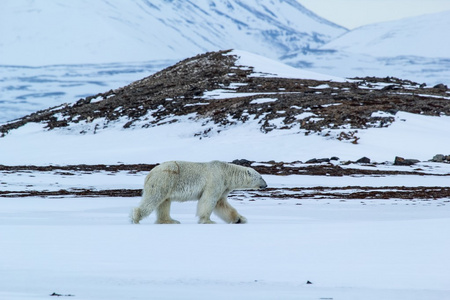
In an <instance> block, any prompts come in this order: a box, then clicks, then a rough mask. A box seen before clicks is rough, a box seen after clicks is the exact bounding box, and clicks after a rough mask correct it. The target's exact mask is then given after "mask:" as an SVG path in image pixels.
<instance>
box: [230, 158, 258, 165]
mask: <svg viewBox="0 0 450 300" xmlns="http://www.w3.org/2000/svg"><path fill="white" fill-rule="evenodd" d="M231 163H233V164H235V165H240V166H244V167H250V166H251V165H252V163H253V161H250V160H246V159H235V160H233V161H232V162H231Z"/></svg>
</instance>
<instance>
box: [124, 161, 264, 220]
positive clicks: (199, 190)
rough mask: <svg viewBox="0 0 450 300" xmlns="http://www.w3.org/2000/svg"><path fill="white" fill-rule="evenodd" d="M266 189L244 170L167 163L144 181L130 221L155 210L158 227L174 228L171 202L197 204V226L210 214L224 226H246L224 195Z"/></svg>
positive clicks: (251, 172) (255, 174) (230, 166)
mask: <svg viewBox="0 0 450 300" xmlns="http://www.w3.org/2000/svg"><path fill="white" fill-rule="evenodd" d="M265 187H267V184H266V182H265V181H264V179H263V178H262V177H261V175H260V174H259V173H258V172H256V171H255V170H253V169H252V168H246V167H242V166H238V165H234V164H229V163H225V162H220V161H212V162H207V163H195V162H186V161H169V162H165V163H162V164H160V165H158V166H156V167H155V168H154V169H153V170H151V171H150V173H149V174H148V175H147V177H146V178H145V183H144V189H143V193H142V200H141V202H140V205H139V207H136V208H134V209H133V211H132V213H131V221H132V222H133V223H135V224H139V221H140V220H142V219H143V218H145V217H147V216H149V215H150V214H151V213H152V212H153V210H155V209H156V213H157V220H156V223H159V224H178V223H180V222H178V221H177V220H174V219H172V218H171V217H170V204H171V202H173V201H179V202H183V201H189V200H198V205H197V216H198V217H199V221H198V222H199V223H202V224H210V223H214V222H213V221H211V219H210V217H211V213H212V212H213V211H214V212H215V213H216V214H217V215H218V216H219V217H220V218H221V219H222V220H224V221H225V222H227V223H246V222H247V219H246V218H245V217H243V216H241V215H240V214H239V213H238V212H237V211H236V209H235V208H233V207H232V206H231V205H230V204H229V203H228V201H227V196H228V194H229V193H230V192H231V191H233V190H235V189H259V188H265Z"/></svg>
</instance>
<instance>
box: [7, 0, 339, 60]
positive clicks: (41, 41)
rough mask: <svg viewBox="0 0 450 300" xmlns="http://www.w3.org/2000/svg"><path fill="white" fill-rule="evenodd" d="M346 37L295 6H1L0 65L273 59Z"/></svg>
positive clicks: (279, 0) (287, 0)
mask: <svg viewBox="0 0 450 300" xmlns="http://www.w3.org/2000/svg"><path fill="white" fill-rule="evenodd" d="M346 31H347V30H346V29H345V28H343V27H341V26H338V25H336V24H334V23H331V22H329V21H327V20H325V19H322V18H320V17H319V16H317V15H315V14H314V13H312V12H311V11H309V10H308V9H306V8H305V7H303V6H302V5H300V4H299V3H298V2H297V1H295V0H272V1H263V0H246V1H239V0H218V1H216V0H215V1H212V0H199V1H189V0H171V1H169V0H158V1H147V0H129V1H107V0H97V1H88V0H78V1H65V0H14V1H12V0H10V1H8V0H6V1H2V2H1V3H0V64H4V65H33V66H36V65H49V64H74V63H75V64H79V63H82V64H84V63H109V62H131V61H149V60H156V59H183V58H186V57H189V56H192V55H196V54H198V53H202V52H205V51H211V50H219V49H230V48H238V49H243V50H247V51H251V52H254V53H258V54H261V55H264V56H267V57H270V58H278V57H280V56H283V55H284V54H286V53H288V52H291V51H301V50H302V49H305V48H316V47H318V46H320V45H323V44H325V43H326V42H328V41H330V40H331V39H333V38H335V37H337V36H339V35H341V34H343V33H345V32H346Z"/></svg>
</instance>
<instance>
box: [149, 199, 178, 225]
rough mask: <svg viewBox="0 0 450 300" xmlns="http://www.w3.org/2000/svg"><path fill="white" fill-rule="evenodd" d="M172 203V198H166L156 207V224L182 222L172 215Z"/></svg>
mask: <svg viewBox="0 0 450 300" xmlns="http://www.w3.org/2000/svg"><path fill="white" fill-rule="evenodd" d="M170 203H171V202H170V199H166V200H164V201H163V202H162V203H161V204H160V205H159V206H158V207H157V208H156V214H157V219H156V222H155V223H156V224H180V222H179V221H177V220H174V219H172V218H171V217H170Z"/></svg>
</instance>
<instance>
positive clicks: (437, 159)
mask: <svg viewBox="0 0 450 300" xmlns="http://www.w3.org/2000/svg"><path fill="white" fill-rule="evenodd" d="M444 160H445V155H443V154H436V155H435V156H433V159H432V160H431V161H434V162H443V161H444Z"/></svg>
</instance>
